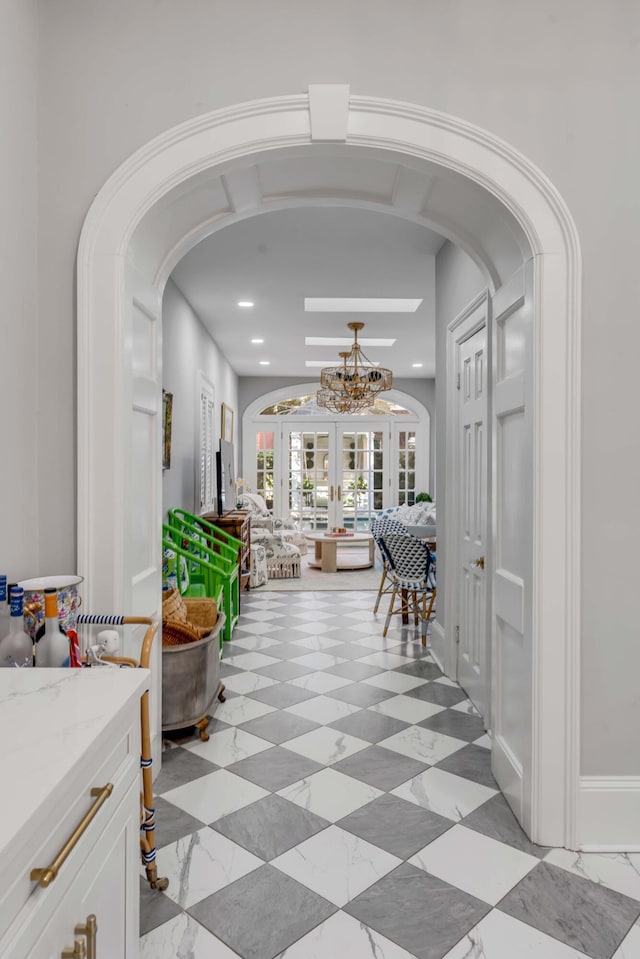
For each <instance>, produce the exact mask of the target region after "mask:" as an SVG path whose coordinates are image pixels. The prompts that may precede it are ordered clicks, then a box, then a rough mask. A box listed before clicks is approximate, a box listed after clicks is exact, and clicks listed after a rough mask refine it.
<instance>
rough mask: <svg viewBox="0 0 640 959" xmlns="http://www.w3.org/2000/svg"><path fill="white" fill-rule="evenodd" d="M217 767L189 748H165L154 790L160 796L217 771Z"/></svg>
mask: <svg viewBox="0 0 640 959" xmlns="http://www.w3.org/2000/svg"><path fill="white" fill-rule="evenodd" d="M217 768H218V767H217V766H216V765H215V764H214V763H210V762H209V761H208V760H207V759H203V758H202V756H194V754H193V753H192V752H190V751H189V750H188V749H182V748H181V747H178V748H177V749H165V750H164V752H163V753H162V769H161V770H160V775H159V776H158V777H157V779H156V780H155V782H154V784H153V791H154V793H155V794H156V796H160V795H162V793H164V792H167V790H169V789H173V788H174V787H175V786H182V785H183V784H184V783H189V782H191V780H192V779H199V778H200V776H206V775H207V773H212V772H215V770H216V769H217Z"/></svg>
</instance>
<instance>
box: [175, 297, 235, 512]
mask: <svg viewBox="0 0 640 959" xmlns="http://www.w3.org/2000/svg"><path fill="white" fill-rule="evenodd" d="M199 370H202V372H203V373H204V375H205V376H206V377H207V379H208V380H209V381H210V382H211V383H212V384H213V387H214V389H215V420H214V421H215V424H216V429H215V444H216V446H217V444H218V440H219V439H220V409H221V405H222V403H226V404H227V405H228V406H230V407H231V408H232V409H233V410H235V411H236V416H237V410H238V378H237V376H236V374H235V373H234V372H233V370H232V369H231V367H230V366H229V364H228V363H227V361H226V359H225V358H224V356H223V355H222V353H221V352H220V350H219V349H218V347H217V346H216V344H215V343H214V341H213V340H212V339H211V337H210V336H209V333H208V332H207V331H206V329H205V328H204V326H203V325H202V323H201V321H200V319H199V317H198V316H197V314H196V313H195V312H194V310H193V309H192V308H191V306H190V305H189V303H188V302H187V300H186V299H185V298H184V296H183V295H182V293H181V292H180V290H179V289H178V287H177V286H176V285H175V284H174V283H172V282H171V280H169V282H168V283H167V286H166V288H165V292H164V297H163V300H162V385H163V387H164V389H165V390H168V391H169V393H173V428H172V431H171V468H170V469H168V470H164V471H163V474H162V511H163V514H166V512H167V510H168V509H170V508H171V507H172V506H180V507H182V508H183V509H186V510H188V511H189V512H190V513H197V512H198V510H197V509H196V471H197V469H199V462H198V459H197V456H198V450H199V443H200V438H199V437H200V434H199V415H200V410H199V406H198V382H199V380H198V371H199ZM236 428H237V426H236Z"/></svg>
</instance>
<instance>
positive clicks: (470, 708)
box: [451, 699, 480, 716]
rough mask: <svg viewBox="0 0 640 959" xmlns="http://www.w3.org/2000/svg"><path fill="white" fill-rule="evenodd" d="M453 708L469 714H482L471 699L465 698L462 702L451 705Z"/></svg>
mask: <svg viewBox="0 0 640 959" xmlns="http://www.w3.org/2000/svg"><path fill="white" fill-rule="evenodd" d="M451 709H455V710H456V712H458V713H466V714H467V716H479V715H480V713H479V712H478V710H477V709H476V707H475V706H474V705H473V703H472V702H471V700H470V699H463V700H462V701H461V702H459V703H455V705H453V706H451Z"/></svg>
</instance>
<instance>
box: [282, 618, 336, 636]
mask: <svg viewBox="0 0 640 959" xmlns="http://www.w3.org/2000/svg"><path fill="white" fill-rule="evenodd" d="M309 618H310V619H312V620H313V622H311V623H308V622H307V623H301V624H300V625H299V626H294V625H293V624H292V629H295V630H299V631H300V633H301V634H302V633H308V634H309V636H324V635H325V634H326V633H332V632H333V631H334V630H335V629H336V627H335V626H328V625H327V624H326V623H323V622H316V617H315V616H310V617H309Z"/></svg>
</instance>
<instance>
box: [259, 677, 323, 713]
mask: <svg viewBox="0 0 640 959" xmlns="http://www.w3.org/2000/svg"><path fill="white" fill-rule="evenodd" d="M246 695H247V696H248V697H249V698H250V699H257V700H258V702H260V703H266V704H267V706H275V708H276V709H286V707H287V706H295V704H296V703H302V702H304V701H305V699H313V698H314V696H317V695H318V694H317V693H314V692H311V690H309V689H301V688H300V687H299V686H290V685H289V683H278V685H277V686H267V687H266V688H265V689H255V690H254V691H253V692H251V693H247V694H246Z"/></svg>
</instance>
